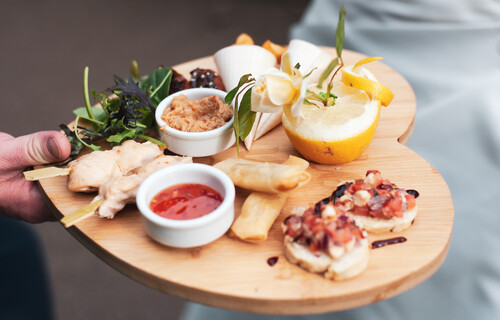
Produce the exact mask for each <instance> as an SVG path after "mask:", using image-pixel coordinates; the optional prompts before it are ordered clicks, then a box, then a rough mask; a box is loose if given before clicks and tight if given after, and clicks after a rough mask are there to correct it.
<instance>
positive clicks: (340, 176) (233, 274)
mask: <svg viewBox="0 0 500 320" xmlns="http://www.w3.org/2000/svg"><path fill="white" fill-rule="evenodd" d="M327 50H329V51H330V52H331V53H332V55H333V49H327ZM363 57H364V56H362V55H361V54H358V53H355V52H352V51H344V60H345V61H346V64H354V63H355V62H356V61H357V60H359V59H361V58H363ZM196 67H203V68H211V69H216V68H215V64H214V62H213V59H212V57H205V58H201V59H198V60H194V61H191V62H187V63H184V64H181V65H178V66H175V69H176V70H178V71H179V72H180V73H182V74H184V75H188V74H189V71H191V70H193V69H195V68H196ZM369 68H370V70H371V71H372V72H373V73H374V74H375V75H376V76H377V77H378V78H379V80H380V81H381V82H382V83H383V84H385V85H387V86H388V87H389V88H390V89H391V90H392V91H393V92H394V93H395V98H394V101H393V102H392V103H391V105H390V106H389V107H388V108H383V110H382V113H381V119H380V123H379V127H378V129H377V132H376V134H375V138H374V140H373V142H372V143H371V145H370V146H369V148H368V149H367V150H366V151H365V152H364V153H363V154H362V155H361V157H360V158H359V159H357V160H356V161H354V162H351V163H348V164H345V165H319V164H315V163H311V166H310V168H309V169H308V171H309V172H310V173H311V174H312V180H311V181H310V182H309V184H307V185H306V186H304V187H302V188H300V189H298V190H294V191H293V192H291V194H290V197H289V200H288V202H287V204H286V205H285V207H284V209H283V211H282V213H281V215H280V217H279V218H278V220H277V221H276V223H275V224H274V225H273V227H272V228H271V230H270V233H269V238H268V240H267V241H265V242H263V243H245V242H242V241H240V240H238V239H235V238H232V237H230V236H229V235H227V234H226V235H224V236H223V237H222V238H220V239H218V240H217V241H215V242H213V243H211V244H209V245H206V246H203V247H199V248H194V249H174V248H169V247H166V246H163V245H160V244H158V243H156V242H155V241H153V240H152V239H151V238H150V237H148V236H147V234H146V232H145V230H144V228H143V227H142V224H141V221H140V220H141V218H140V213H139V211H138V210H137V208H136V207H135V206H129V207H127V208H126V209H125V210H124V211H123V212H121V213H119V214H118V215H117V216H116V218H115V219H113V220H107V219H99V218H97V217H91V218H89V219H87V220H85V221H82V222H80V223H78V224H77V225H76V226H74V227H71V228H70V229H68V231H69V232H70V233H71V234H72V235H73V236H75V238H77V239H78V240H79V241H80V242H81V243H82V244H83V245H84V246H86V247H87V248H88V249H89V250H91V251H92V252H93V253H94V254H96V255H97V256H98V257H100V258H101V259H102V260H104V261H105V262H107V263H108V264H110V265H111V266H113V267H114V268H115V269H117V270H119V271H120V272H122V273H124V274H126V275H128V276H129V277H131V278H133V279H135V280H137V281H140V282H142V283H144V284H146V285H148V286H150V287H153V288H156V289H158V290H161V291H164V292H166V293H169V294H172V295H175V296H178V297H181V298H185V299H187V300H191V301H195V302H199V303H203V304H207V305H211V306H215V307H220V308H226V309H232V310H239V311H247V312H256V313H272V314H311V313H323V312H328V311H336V310H343V309H348V308H354V307H358V306H361V305H365V304H369V303H373V302H377V301H380V300H384V299H387V298H390V297H392V296H394V295H397V294H399V293H401V292H404V291H406V290H408V289H410V288H411V287H413V286H415V285H417V284H419V283H420V282H422V281H424V280H425V279H427V278H428V277H429V276H431V275H432V274H433V273H434V272H435V271H436V270H437V269H438V268H439V266H440V265H441V264H442V262H443V261H444V259H445V257H446V253H447V250H448V245H449V241H450V236H451V231H452V225H453V205H452V200H451V195H450V192H449V190H448V187H447V186H446V183H445V182H444V180H443V179H442V178H441V176H440V175H439V173H438V172H437V171H436V170H435V169H434V168H433V167H432V166H431V165H430V164H429V163H427V162H426V161H425V160H424V159H422V158H421V157H420V156H418V155H417V154H416V153H415V152H413V151H412V150H410V149H408V148H407V147H405V146H404V145H403V144H400V143H399V142H402V143H404V142H406V141H407V139H408V138H409V135H410V133H411V129H412V127H413V121H414V117H415V109H416V102H415V96H414V94H413V91H412V89H411V87H410V85H409V84H408V82H407V81H406V80H405V79H404V78H403V77H402V76H401V75H399V74H398V73H397V72H395V71H394V70H392V69H391V68H389V67H388V66H386V65H384V64H382V63H380V62H376V63H373V64H370V66H369ZM398 141H399V142H398ZM240 153H241V157H242V158H244V159H251V160H258V161H270V162H282V161H284V160H286V159H287V158H288V155H290V154H293V155H298V154H297V152H296V151H295V150H294V148H293V147H292V146H291V144H290V143H289V141H288V139H287V137H286V135H285V132H284V130H283V128H282V127H281V126H279V127H277V128H275V129H274V130H273V131H271V132H270V133H269V134H267V135H266V136H264V137H263V138H261V139H260V140H258V141H256V142H255V143H254V144H253V145H252V150H251V151H246V150H245V148H244V147H243V146H242V147H241V148H240ZM230 157H236V150H235V148H234V147H233V148H231V149H229V150H227V151H225V152H223V153H220V154H218V155H216V156H213V157H205V158H198V159H195V161H196V162H202V163H206V164H214V163H216V162H218V161H220V160H223V159H226V158H230ZM368 169H377V170H379V171H381V172H382V174H383V176H384V177H386V178H388V179H390V180H391V181H393V182H394V183H396V184H398V186H400V187H403V188H407V189H416V190H418V191H419V192H420V197H419V198H418V199H417V205H418V208H419V213H418V215H417V218H416V220H415V223H414V225H413V226H412V227H411V228H410V229H409V230H407V231H404V232H401V233H390V234H382V235H377V236H372V235H370V236H369V239H370V241H374V240H379V239H387V238H391V237H396V236H404V237H406V238H407V239H408V240H407V241H406V242H405V243H401V244H396V245H390V246H386V247H383V248H379V249H375V250H372V251H371V257H370V261H369V264H368V267H367V269H366V270H365V271H364V272H363V273H362V274H361V275H359V276H357V277H355V278H353V279H350V280H344V281H338V282H333V281H330V280H327V279H325V278H323V277H322V276H321V275H317V274H313V273H309V272H306V271H304V270H303V269H301V268H299V267H298V266H296V265H292V264H290V263H289V262H288V261H287V259H286V258H285V257H284V255H283V247H282V238H283V235H282V231H281V228H280V224H281V222H282V221H283V219H284V218H285V217H286V216H288V215H289V214H290V212H291V211H292V209H293V208H294V207H298V206H300V207H307V206H310V205H312V204H314V203H315V202H317V201H319V200H320V199H323V198H325V197H326V196H329V195H330V194H331V192H332V191H333V190H334V189H335V187H336V185H337V184H338V183H339V182H341V181H343V180H348V179H355V178H361V177H364V175H365V172H366V171H367V170H368ZM66 179H67V178H66V177H57V178H50V179H46V180H44V181H41V182H40V185H41V188H42V189H43V191H44V192H45V195H46V198H47V200H48V203H49V204H50V205H51V206H52V207H53V208H54V212H55V214H57V216H58V218H60V217H62V216H64V215H67V214H69V213H71V212H73V211H74V210H76V209H78V208H80V207H83V206H84V205H86V204H88V203H89V202H90V201H91V200H92V198H93V197H94V195H89V194H81V193H73V192H70V191H68V189H67V188H66ZM248 193H249V192H248V191H245V190H242V189H238V188H237V199H236V203H235V210H236V215H238V214H239V212H240V209H241V205H242V203H243V200H244V199H245V197H246V196H247V195H248ZM274 256H277V257H278V258H279V259H278V262H277V263H276V264H275V265H274V266H272V267H271V266H269V265H268V263H267V260H268V258H270V257H274Z"/></svg>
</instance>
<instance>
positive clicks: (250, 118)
mask: <svg viewBox="0 0 500 320" xmlns="http://www.w3.org/2000/svg"><path fill="white" fill-rule="evenodd" d="M254 80H255V79H254V78H253V77H252V75H251V74H245V75H243V76H242V77H241V78H240V81H239V82H238V85H237V86H236V87H235V88H234V89H232V90H231V91H229V93H228V94H227V95H226V97H225V98H224V101H225V102H226V104H227V105H230V104H231V102H233V106H234V121H233V130H234V135H235V137H236V153H237V155H238V157H239V156H240V140H241V141H243V140H244V139H245V138H246V137H247V136H248V134H249V133H250V131H251V130H252V126H253V123H254V122H255V115H256V112H254V111H252V110H251V106H252V101H251V100H252V99H251V97H252V89H251V88H250V87H251V86H252V85H253V82H254ZM242 87H243V88H242ZM240 89H241V90H240ZM247 89H248V90H247ZM243 92H244V94H243V98H242V99H241V101H239V100H240V99H239V96H240V95H241V94H242V93H243Z"/></svg>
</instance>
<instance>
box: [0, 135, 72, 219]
mask: <svg viewBox="0 0 500 320" xmlns="http://www.w3.org/2000/svg"><path fill="white" fill-rule="evenodd" d="M70 152H71V146H70V144H69V141H68V139H67V138H66V136H65V135H64V134H62V133H60V132H57V131H41V132H36V133H33V134H30V135H25V136H21V137H18V138H14V137H13V136H11V135H9V134H7V133H3V132H0V209H3V210H0V212H1V213H3V214H4V215H5V214H6V215H7V216H8V217H11V218H16V219H20V220H25V221H27V222H30V223H40V222H44V221H47V220H54V217H53V215H52V214H51V213H50V211H49V209H48V208H47V207H46V205H45V203H44V201H43V199H42V195H41V194H40V191H39V190H38V187H37V186H36V185H35V183H34V182H32V181H26V180H25V179H24V176H23V171H24V170H25V169H26V168H28V167H31V166H34V165H41V164H47V163H51V162H57V161H62V160H64V159H66V158H67V157H68V156H69V154H70Z"/></svg>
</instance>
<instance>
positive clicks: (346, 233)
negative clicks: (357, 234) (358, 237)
mask: <svg viewBox="0 0 500 320" xmlns="http://www.w3.org/2000/svg"><path fill="white" fill-rule="evenodd" d="M331 237H332V241H333V242H339V243H348V242H349V241H351V240H352V237H353V234H352V232H351V230H349V228H348V227H347V228H343V229H339V230H336V232H335V233H334V234H333V235H331Z"/></svg>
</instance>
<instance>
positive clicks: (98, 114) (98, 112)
mask: <svg viewBox="0 0 500 320" xmlns="http://www.w3.org/2000/svg"><path fill="white" fill-rule="evenodd" d="M91 109H92V113H93V114H94V116H95V120H97V121H99V122H102V121H104V119H105V118H106V112H104V110H103V109H102V108H97V107H92V108H91ZM73 113H74V114H75V115H76V116H80V117H82V118H90V115H89V114H88V111H87V108H85V107H80V108H76V109H75V110H73Z"/></svg>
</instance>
